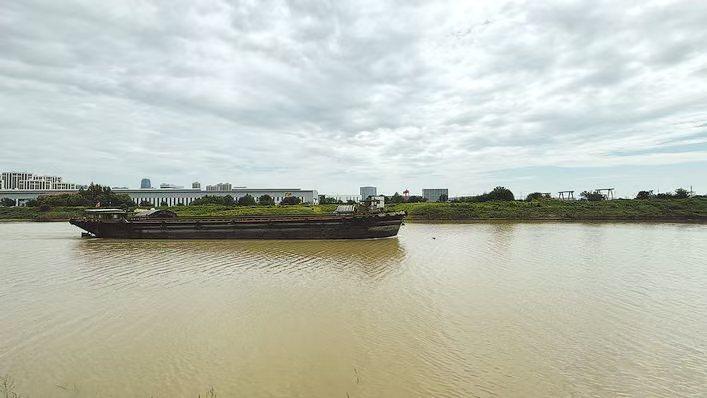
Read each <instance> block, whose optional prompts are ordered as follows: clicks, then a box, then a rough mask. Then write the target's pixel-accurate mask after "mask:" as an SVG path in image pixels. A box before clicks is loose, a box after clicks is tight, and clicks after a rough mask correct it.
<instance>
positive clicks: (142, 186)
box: [140, 178, 152, 189]
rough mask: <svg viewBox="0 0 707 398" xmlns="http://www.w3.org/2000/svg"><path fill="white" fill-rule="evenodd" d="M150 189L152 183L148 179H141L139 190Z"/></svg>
mask: <svg viewBox="0 0 707 398" xmlns="http://www.w3.org/2000/svg"><path fill="white" fill-rule="evenodd" d="M150 188H152V182H150V179H149V178H143V179H142V181H140V189H150Z"/></svg>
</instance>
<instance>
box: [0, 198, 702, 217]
mask: <svg viewBox="0 0 707 398" xmlns="http://www.w3.org/2000/svg"><path fill="white" fill-rule="evenodd" d="M335 208H336V205H321V206H306V205H297V206H223V205H202V206H174V207H170V208H169V209H170V210H173V211H175V212H176V213H177V214H178V215H179V216H180V217H234V216H242V215H307V214H312V215H314V214H328V213H331V212H332V211H334V209H335ZM84 209H85V208H84V207H55V208H51V209H49V210H47V211H40V209H39V208H36V207H0V220H26V221H64V220H68V219H69V218H71V217H79V216H81V215H82V213H83V210H84ZM388 209H389V210H392V211H397V210H404V211H406V212H407V213H408V220H410V221H425V220H459V221H463V220H469V221H473V220H479V221H482V220H517V221H523V220H563V221H601V220H607V221H611V220H616V221H703V222H704V221H707V198H690V199H648V200H612V201H601V202H589V201H574V202H563V201H558V200H539V201H533V202H521V201H508V202H483V203H404V204H397V205H392V206H389V207H388Z"/></svg>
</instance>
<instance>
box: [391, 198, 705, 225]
mask: <svg viewBox="0 0 707 398" xmlns="http://www.w3.org/2000/svg"><path fill="white" fill-rule="evenodd" d="M390 208H391V209H392V210H405V211H406V212H407V213H408V218H409V219H410V220H567V221H591V220H626V221H707V198H690V199H667V200H666V199H649V200H621V199H619V200H610V201H601V202H589V201H584V200H582V201H572V202H569V201H559V200H539V201H532V202H521V201H509V202H483V203H405V204H398V205H393V206H391V207H390Z"/></svg>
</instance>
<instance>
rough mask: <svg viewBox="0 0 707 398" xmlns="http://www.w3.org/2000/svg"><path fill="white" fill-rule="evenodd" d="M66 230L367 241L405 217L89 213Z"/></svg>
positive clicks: (390, 232) (388, 232) (391, 232)
mask: <svg viewBox="0 0 707 398" xmlns="http://www.w3.org/2000/svg"><path fill="white" fill-rule="evenodd" d="M87 212H88V214H87V216H86V217H84V218H80V219H71V220H70V221H69V223H70V224H72V225H75V226H77V227H79V228H81V229H83V230H85V231H86V232H87V233H88V234H90V236H94V237H98V238H116V239H370V238H386V237H391V236H395V235H397V234H398V230H399V229H400V226H401V224H402V223H403V220H404V218H405V212H388V213H386V212H383V211H380V212H372V211H354V212H351V213H341V214H337V213H335V214H327V215H306V216H242V217H232V218H215V217H204V218H182V217H177V215H176V214H175V213H173V212H171V211H169V210H152V211H150V212H147V213H143V214H142V215H138V216H132V217H129V216H128V213H127V212H126V211H124V210H120V209H92V210H88V211H87Z"/></svg>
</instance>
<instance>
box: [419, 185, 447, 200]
mask: <svg viewBox="0 0 707 398" xmlns="http://www.w3.org/2000/svg"><path fill="white" fill-rule="evenodd" d="M442 195H444V196H445V197H446V198H447V199H449V189H447V188H432V189H423V190H422V197H423V198H425V199H427V200H428V201H429V202H439V198H440V197H441V196H442Z"/></svg>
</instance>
